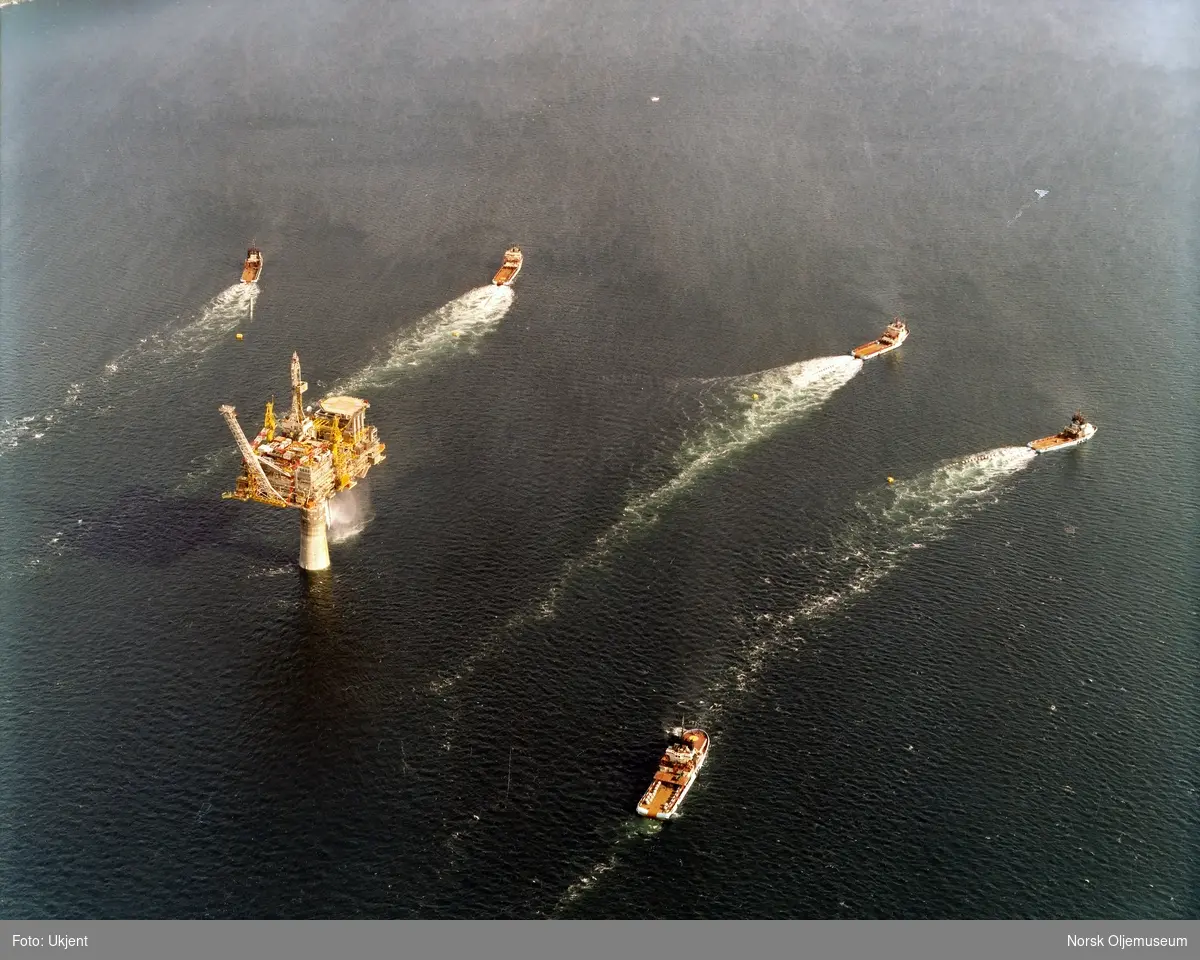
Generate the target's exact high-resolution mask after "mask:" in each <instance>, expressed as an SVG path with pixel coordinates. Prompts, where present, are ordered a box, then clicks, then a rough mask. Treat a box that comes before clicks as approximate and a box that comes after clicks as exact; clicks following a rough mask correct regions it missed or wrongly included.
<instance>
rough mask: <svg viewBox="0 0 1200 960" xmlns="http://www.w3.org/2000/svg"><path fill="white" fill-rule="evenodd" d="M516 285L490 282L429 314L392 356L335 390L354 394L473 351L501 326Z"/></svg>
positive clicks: (402, 338)
mask: <svg viewBox="0 0 1200 960" xmlns="http://www.w3.org/2000/svg"><path fill="white" fill-rule="evenodd" d="M515 296H516V295H515V294H514V293H513V289H512V287H498V286H496V285H494V284H488V285H487V286H486V287H478V288H476V289H474V290H470V291H468V292H467V293H464V294H463V295H462V296H461V297H458V298H456V299H454V300H451V301H450V302H449V303H447V304H445V305H443V306H441V307H438V308H437V309H436V310H434V311H432V312H431V313H427V314H426V315H425V316H423V317H422V318H421V319H420V320H418V321H417V323H416V325H415V326H414V327H413V329H411V330H409V331H407V332H405V333H402V334H401V335H400V336H398V337H397V338H396V339H395V340H394V341H393V342H392V345H391V347H390V348H389V350H388V355H387V356H386V357H385V358H383V359H382V360H379V361H377V362H375V363H372V364H369V365H368V366H366V367H365V368H363V369H362V370H360V371H359V372H358V373H356V374H354V375H353V376H351V377H349V378H348V379H346V380H344V381H342V382H340V383H339V384H338V385H337V387H336V388H335V391H334V392H338V393H353V392H355V391H358V390H361V389H362V388H364V387H367V386H385V385H387V384H388V383H390V382H392V380H393V379H395V378H396V377H397V376H400V375H401V374H403V373H404V372H405V371H406V370H409V369H412V368H413V367H419V366H422V365H424V364H425V363H428V362H429V361H430V360H435V359H438V358H439V357H442V356H444V355H445V354H446V353H448V352H451V351H455V350H467V351H471V350H472V349H473V348H474V345H475V343H476V342H477V341H478V340H479V339H480V338H482V337H485V336H487V335H488V334H489V333H492V332H494V331H495V330H496V328H497V327H499V326H500V321H501V320H503V319H504V317H505V315H506V314H507V313H508V311H509V309H510V308H511V307H512V304H513V300H514V299H515Z"/></svg>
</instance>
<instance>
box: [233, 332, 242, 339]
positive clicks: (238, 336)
mask: <svg viewBox="0 0 1200 960" xmlns="http://www.w3.org/2000/svg"><path fill="white" fill-rule="evenodd" d="M234 336H236V337H237V338H238V339H239V340H241V339H242V335H241V334H240V333H237V334H234Z"/></svg>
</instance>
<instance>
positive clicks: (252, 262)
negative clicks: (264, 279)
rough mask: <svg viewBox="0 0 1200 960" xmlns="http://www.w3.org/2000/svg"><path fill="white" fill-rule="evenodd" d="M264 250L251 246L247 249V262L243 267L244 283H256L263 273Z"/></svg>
mask: <svg viewBox="0 0 1200 960" xmlns="http://www.w3.org/2000/svg"><path fill="white" fill-rule="evenodd" d="M262 268H263V258H262V251H261V250H259V249H258V247H251V248H250V249H249V250H247V251H246V263H245V264H244V265H243V267H242V283H256V282H257V281H258V278H259V276H260V275H261V274H262Z"/></svg>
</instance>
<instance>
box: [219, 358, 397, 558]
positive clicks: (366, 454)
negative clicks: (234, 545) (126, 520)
mask: <svg viewBox="0 0 1200 960" xmlns="http://www.w3.org/2000/svg"><path fill="white" fill-rule="evenodd" d="M291 375H292V376H291V380H292V384H291V387H292V409H291V410H290V411H289V412H288V414H287V416H286V417H285V418H284V419H283V420H281V421H278V422H276V419H275V405H274V401H267V406H266V412H265V414H264V416H263V427H262V430H260V431H259V433H258V436H256V437H255V438H254V439H253V440H248V439H247V438H246V435H245V433H243V432H242V428H241V425H240V424H239V423H238V420H237V412H236V411H235V410H234V408H233V407H232V406H230V405H229V404H225V405H224V406H222V407H221V408H220V410H221V415H222V416H223V417H224V418H225V422H226V423H227V424H228V425H229V430H230V432H231V433H232V434H233V439H234V441H235V442H236V443H237V446H238V450H239V451H240V452H241V454H242V473H241V475H240V476H239V477H238V479H237V483H236V485H235V487H234V489H233V491H232V492H230V493H225V494H223V495H222V496H223V497H225V498H227V499H228V498H233V499H237V500H256V501H258V502H259V503H265V504H268V505H270V506H273V507H295V508H297V509H298V510H299V511H300V566H301V567H302V568H304V569H305V570H324V569H326V568H327V567H328V566H329V540H328V535H327V529H326V523H327V520H326V518H327V517H328V508H327V504H328V501H329V500H330V499H331V498H332V497H333V496H335V495H336V494H337V493H338V492H339V491H341V490H348V489H349V488H350V487H353V486H354V485H355V484H356V483H357V482H358V481H359V480H361V479H362V478H364V477H365V476H366V475H367V472H368V471H369V470H370V469H371V467H373V466H375V464H377V463H382V462H383V461H384V460H385V459H386V458H385V456H384V444H383V443H381V442H380V440H379V432H378V431H377V430H376V429H375V427H373V426H371V425H369V424H368V423H367V422H366V412H367V409H368V408H369V407H370V406H371V405H370V404H369V403H368V402H367V401H366V400H363V399H361V398H359V397H346V396H335V397H325V398H324V399H323V400H321V401H320V403H319V404H318V405H317V409H316V411H315V412H313V413H314V415H313V416H309V413H308V412H306V411H305V409H304V393H305V392H306V391H307V390H308V384H307V383H305V382H304V380H303V379H301V375H300V357H299V356H298V355H297V354H294V353H293V354H292V369H291ZM310 411H311V408H310Z"/></svg>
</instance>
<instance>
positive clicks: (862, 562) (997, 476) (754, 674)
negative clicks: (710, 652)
mask: <svg viewBox="0 0 1200 960" xmlns="http://www.w3.org/2000/svg"><path fill="white" fill-rule="evenodd" d="M1035 456H1036V454H1034V452H1033V451H1032V450H1029V449H1028V448H1026V447H1000V448H997V449H995V450H989V451H987V452H986V453H981V454H973V455H971V456H967V457H960V458H958V459H956V460H951V461H949V462H948V463H945V464H943V465H942V466H940V467H937V468H936V469H934V470H931V471H929V472H928V473H924V474H921V475H919V476H917V477H914V478H912V479H911V480H902V481H900V482H898V483H896V484H895V485H893V486H889V487H888V488H886V489H884V490H882V491H880V492H879V493H878V494H876V495H873V496H868V497H866V498H864V499H863V500H861V501H859V503H858V504H857V505H856V507H855V511H854V516H853V519H852V520H851V521H850V522H849V523H848V524H847V526H846V528H845V530H844V532H843V533H842V534H840V535H839V536H837V537H835V538H834V540H833V542H832V543H831V544H830V545H829V547H828V548H826V549H824V550H814V551H806V552H805V553H804V556H805V557H806V558H811V557H814V556H815V557H816V559H817V562H818V564H819V566H820V567H821V577H820V580H821V583H820V585H819V586H818V587H817V588H816V589H815V590H814V591H813V592H812V593H810V594H809V595H808V596H807V597H804V598H802V599H800V600H799V602H797V603H794V604H793V605H790V609H787V610H786V612H782V613H762V614H759V615H758V616H757V617H756V620H757V629H758V630H760V631H762V636H761V637H760V639H758V640H757V641H756V642H755V643H754V644H752V645H751V646H750V647H749V648H748V649H747V650H746V651H745V653H744V654H743V655H742V656H741V657H739V658H738V662H737V663H736V664H735V665H734V666H732V667H730V668H729V669H728V670H727V671H726V672H725V674H724V675H722V676H721V677H719V678H717V679H716V680H715V681H714V682H713V683H711V684H709V686H708V688H707V690H706V696H705V699H704V700H701V701H698V704H699V707H698V710H697V711H696V716H697V720H698V721H699V722H706V721H707V720H709V719H710V718H711V716H713V715H714V714H716V713H718V712H720V710H721V709H723V708H728V707H730V706H732V705H734V704H735V703H736V702H737V701H738V700H740V699H741V698H743V697H744V696H745V695H746V694H747V693H749V691H750V689H751V688H752V686H753V684H754V683H755V682H756V681H757V679H758V677H759V676H760V675H761V673H762V671H763V670H764V669H765V668H766V666H767V665H768V664H769V663H770V662H771V660H772V659H774V657H776V656H777V655H779V654H780V653H783V652H785V651H795V650H798V649H799V645H800V644H802V643H803V642H804V639H803V637H802V632H803V629H804V625H805V624H806V623H811V622H813V621H815V620H819V619H822V618H825V617H828V616H831V615H832V614H834V613H836V612H838V611H839V610H841V609H842V608H844V607H845V606H846V605H847V604H849V603H851V602H852V601H854V600H855V599H856V598H859V597H861V596H863V595H864V594H867V593H868V592H870V590H871V589H872V588H873V587H874V586H875V585H876V584H878V583H879V582H880V581H882V580H883V579H885V578H886V577H887V576H889V575H890V574H891V573H893V572H894V571H895V570H896V569H897V568H898V567H900V565H901V564H903V563H904V562H905V560H906V559H907V558H908V556H909V555H910V554H911V553H913V552H914V551H916V550H920V549H922V548H923V547H925V546H926V545H927V544H929V543H933V542H936V541H938V540H941V539H943V538H944V537H946V536H947V535H948V534H949V532H950V530H951V528H952V526H953V525H954V524H955V523H957V522H958V521H960V520H962V519H963V518H965V517H966V516H968V515H969V514H971V513H974V512H976V511H978V510H980V509H982V508H983V507H985V506H987V505H989V504H992V503H995V502H996V501H997V500H998V499H999V497H1000V495H1001V494H1002V493H1003V491H1004V488H1005V482H1006V481H1007V480H1008V479H1009V478H1010V477H1011V476H1012V475H1013V474H1015V473H1017V472H1018V471H1020V470H1023V469H1024V468H1025V467H1027V466H1029V464H1030V463H1031V462H1032V461H1033V459H1034V458H1035Z"/></svg>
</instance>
